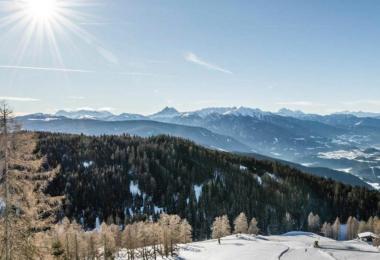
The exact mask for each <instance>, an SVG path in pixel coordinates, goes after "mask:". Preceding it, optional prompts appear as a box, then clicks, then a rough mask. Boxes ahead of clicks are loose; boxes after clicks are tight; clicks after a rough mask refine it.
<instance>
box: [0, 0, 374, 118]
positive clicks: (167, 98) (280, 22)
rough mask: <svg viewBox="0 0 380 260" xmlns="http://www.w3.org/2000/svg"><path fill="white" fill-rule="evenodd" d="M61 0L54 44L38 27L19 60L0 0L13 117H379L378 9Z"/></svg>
mask: <svg viewBox="0 0 380 260" xmlns="http://www.w3.org/2000/svg"><path fill="white" fill-rule="evenodd" d="M24 1H28V0H24ZM57 1H60V0H57ZM68 1H70V2H72V3H74V5H73V6H68V7H67V8H66V11H65V12H67V13H66V14H65V15H67V16H68V17H69V18H70V19H69V20H70V22H67V21H66V22H65V23H64V25H62V26H56V25H54V24H56V23H59V22H60V21H54V19H53V18H52V19H53V21H50V22H51V24H52V26H51V31H52V33H53V34H54V36H55V43H54V42H53V41H52V40H51V38H49V37H47V36H44V37H43V36H42V35H44V32H41V30H42V31H43V30H46V28H45V27H41V28H42V29H41V30H40V32H37V31H33V32H32V33H30V34H29V36H30V38H28V39H30V41H29V42H28V43H27V44H25V45H24V47H25V48H24V51H23V52H22V48H21V47H20V43H23V42H25V40H26V39H27V33H26V30H27V28H28V25H27V24H26V23H25V24H24V25H23V24H21V25H17V26H15V23H12V22H10V23H9V24H5V21H7V18H4V17H7V16H9V15H12V12H14V10H13V9H10V8H7V6H8V5H9V4H11V3H12V2H14V0H10V1H7V0H6V1H3V0H0V9H1V13H0V15H1V18H0V89H1V93H0V99H1V98H3V99H4V98H5V99H7V100H8V101H9V103H11V105H12V106H13V107H14V110H15V111H16V112H17V113H32V112H47V113H51V112H54V111H56V110H58V109H78V108H83V107H87V108H93V109H110V110H112V111H113V112H114V113H120V112H135V113H143V114H149V113H152V112H155V111H158V110H160V109H162V108H163V107H164V106H174V107H176V108H177V109H179V110H181V111H187V110H194V109H198V108H202V107H209V106H248V107H258V108H261V109H263V110H270V111H275V110H278V109H279V108H281V107H288V108H291V109H300V110H303V111H306V112H317V113H331V112H334V111H342V110H355V111H356V110H365V111H373V112H380V89H379V87H380V73H379V70H380V51H379V46H380V16H379V15H378V14H379V13H380V1H375V0H372V1H371V0H367V1H349V0H346V1H336V0H320V1H317V0H316V1H304V0H278V1H273V0H265V1H256V0H250V1H242V0H241V1H238V0H236V1H232V0H231V1H221V0H219V1H217V0H215V1H214V0H213V1H211V0H208V1H205V0H203V1H201V0H192V1H184V0H172V1H169V0H168V1H154V0H150V1H148V0H112V1H106V0H97V1H96V2H94V1H91V0H68ZM45 34H47V33H46V32H45ZM54 46H55V49H54ZM58 53H59V54H60V58H59V55H58Z"/></svg>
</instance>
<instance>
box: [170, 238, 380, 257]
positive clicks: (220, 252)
mask: <svg viewBox="0 0 380 260" xmlns="http://www.w3.org/2000/svg"><path fill="white" fill-rule="evenodd" d="M314 241H318V243H319V245H320V248H314V247H313V244H314ZM177 259H181V260H206V259H207V260H224V259H226V260H230V259H239V260H252V259H253V260H255V259H258V260H272V259H273V260H275V259H276V260H278V259H280V260H303V259H306V260H334V259H337V260H341V259H342V260H343V259H344V260H357V259H366V260H375V259H377V260H379V259H380V251H379V250H378V249H376V248H374V247H372V246H370V245H368V244H366V243H363V242H359V241H355V240H354V241H345V242H341V241H335V240H332V239H329V238H325V237H321V236H318V235H315V234H312V233H305V232H291V233H288V234H286V235H282V236H257V237H252V236H249V235H242V236H239V237H236V236H234V235H233V236H228V237H225V238H223V239H222V244H221V245H218V243H217V241H216V240H207V241H202V242H194V243H191V244H188V245H184V246H181V249H180V251H179V257H178V258H177Z"/></svg>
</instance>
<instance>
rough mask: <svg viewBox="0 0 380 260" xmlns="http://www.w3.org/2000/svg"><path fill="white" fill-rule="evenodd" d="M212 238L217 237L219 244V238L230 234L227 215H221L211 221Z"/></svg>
mask: <svg viewBox="0 0 380 260" xmlns="http://www.w3.org/2000/svg"><path fill="white" fill-rule="evenodd" d="M211 230H212V238H213V239H217V240H218V243H219V244H220V242H221V238H222V237H224V236H228V235H230V234H231V226H230V221H229V219H228V217H227V215H224V216H222V217H216V218H215V220H214V222H213V223H212V227H211Z"/></svg>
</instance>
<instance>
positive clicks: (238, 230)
mask: <svg viewBox="0 0 380 260" xmlns="http://www.w3.org/2000/svg"><path fill="white" fill-rule="evenodd" d="M247 232H248V221H247V217H246V215H245V213H244V212H242V213H240V214H239V216H237V217H236V218H235V220H234V233H235V234H236V235H238V234H244V233H245V234H246V233H247Z"/></svg>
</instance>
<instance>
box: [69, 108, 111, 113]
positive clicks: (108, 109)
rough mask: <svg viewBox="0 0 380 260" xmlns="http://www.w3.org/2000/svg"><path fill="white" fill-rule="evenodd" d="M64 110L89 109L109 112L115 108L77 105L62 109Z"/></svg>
mask: <svg viewBox="0 0 380 260" xmlns="http://www.w3.org/2000/svg"><path fill="white" fill-rule="evenodd" d="M64 110H66V111H70V112H73V111H80V110H89V111H108V112H111V111H113V110H115V108H113V107H99V108H94V107H77V108H66V109H64Z"/></svg>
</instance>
